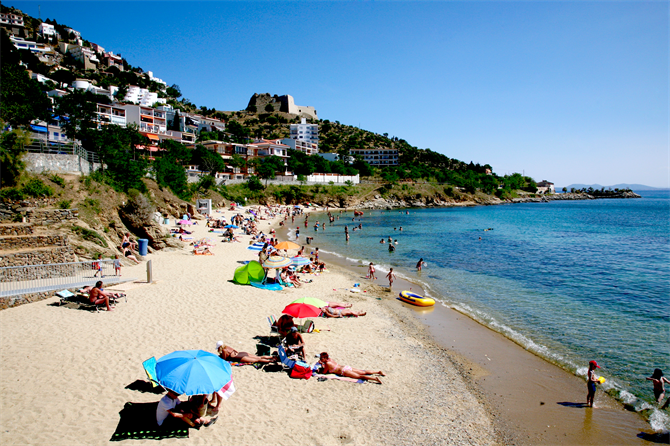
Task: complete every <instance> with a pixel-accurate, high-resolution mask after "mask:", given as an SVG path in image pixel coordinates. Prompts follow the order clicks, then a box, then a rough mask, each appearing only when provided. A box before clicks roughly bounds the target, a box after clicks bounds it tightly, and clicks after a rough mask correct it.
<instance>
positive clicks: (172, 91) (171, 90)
mask: <svg viewBox="0 0 670 446" xmlns="http://www.w3.org/2000/svg"><path fill="white" fill-rule="evenodd" d="M165 92H166V93H167V94H168V96H170V97H173V98H175V99H179V98H180V97H181V88H179V85H177V84H172V85H171V86H170V87H167V89H166V90H165Z"/></svg>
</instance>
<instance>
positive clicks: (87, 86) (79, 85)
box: [72, 79, 119, 100]
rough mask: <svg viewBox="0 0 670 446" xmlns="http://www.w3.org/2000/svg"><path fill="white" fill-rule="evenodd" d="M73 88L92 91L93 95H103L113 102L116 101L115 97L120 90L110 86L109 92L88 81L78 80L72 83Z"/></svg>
mask: <svg viewBox="0 0 670 446" xmlns="http://www.w3.org/2000/svg"><path fill="white" fill-rule="evenodd" d="M72 88H76V89H78V90H84V91H90V92H91V93H95V94H101V95H104V96H107V97H108V98H109V99H111V100H114V95H115V94H116V92H117V91H118V90H119V87H117V86H115V85H110V86H109V90H107V89H106V88H101V87H98V86H95V85H93V84H92V83H91V82H90V81H89V80H87V79H77V80H76V81H74V82H72Z"/></svg>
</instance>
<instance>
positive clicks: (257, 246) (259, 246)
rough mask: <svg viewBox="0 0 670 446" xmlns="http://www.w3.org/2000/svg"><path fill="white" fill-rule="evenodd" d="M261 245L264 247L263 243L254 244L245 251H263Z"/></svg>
mask: <svg viewBox="0 0 670 446" xmlns="http://www.w3.org/2000/svg"><path fill="white" fill-rule="evenodd" d="M263 245H265V243H254V244H253V245H249V247H247V249H251V250H252V251H260V250H261V249H263Z"/></svg>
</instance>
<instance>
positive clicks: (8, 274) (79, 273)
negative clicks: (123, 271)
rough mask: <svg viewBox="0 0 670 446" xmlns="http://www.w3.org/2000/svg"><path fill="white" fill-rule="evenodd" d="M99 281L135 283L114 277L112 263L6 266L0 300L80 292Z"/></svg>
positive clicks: (2, 271) (0, 274)
mask: <svg viewBox="0 0 670 446" xmlns="http://www.w3.org/2000/svg"><path fill="white" fill-rule="evenodd" d="M98 265H99V266H98ZM98 280H102V281H103V283H105V284H110V283H119V282H122V281H123V282H127V281H129V280H134V279H132V278H127V277H124V278H123V280H121V277H120V276H115V270H114V260H100V261H87V262H69V263H49V264H44V265H23V266H6V267H2V268H0V297H7V296H18V295H22V294H33V293H41V292H44V291H53V290H62V289H71V288H81V287H84V286H87V285H95V282H97V281H98Z"/></svg>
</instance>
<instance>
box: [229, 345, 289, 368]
mask: <svg viewBox="0 0 670 446" xmlns="http://www.w3.org/2000/svg"><path fill="white" fill-rule="evenodd" d="M216 351H217V352H218V353H219V356H220V357H221V359H223V360H224V361H229V362H239V363H242V364H255V363H261V364H271V363H275V362H279V357H278V356H256V355H252V354H250V353H247V352H238V351H237V350H235V349H234V348H232V347H228V346H227V345H223V341H219V342H217V343H216Z"/></svg>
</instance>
